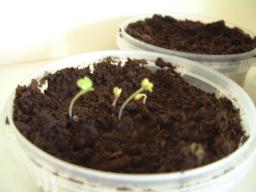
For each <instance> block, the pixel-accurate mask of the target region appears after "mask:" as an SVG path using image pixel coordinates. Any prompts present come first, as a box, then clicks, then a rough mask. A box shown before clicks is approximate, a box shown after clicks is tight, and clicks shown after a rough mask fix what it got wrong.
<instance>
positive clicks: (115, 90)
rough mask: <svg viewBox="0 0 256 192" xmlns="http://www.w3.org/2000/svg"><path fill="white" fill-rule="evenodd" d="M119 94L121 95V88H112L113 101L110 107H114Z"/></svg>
mask: <svg viewBox="0 0 256 192" xmlns="http://www.w3.org/2000/svg"><path fill="white" fill-rule="evenodd" d="M121 93H122V89H121V88H119V87H114V88H113V94H114V100H113V103H112V106H116V102H117V101H118V99H119V97H120V95H121Z"/></svg>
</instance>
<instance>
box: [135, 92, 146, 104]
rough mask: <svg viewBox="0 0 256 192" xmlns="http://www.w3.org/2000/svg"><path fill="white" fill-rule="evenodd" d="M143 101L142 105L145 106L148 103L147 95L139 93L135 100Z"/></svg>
mask: <svg viewBox="0 0 256 192" xmlns="http://www.w3.org/2000/svg"><path fill="white" fill-rule="evenodd" d="M141 99H143V100H142V103H143V104H145V103H146V101H147V95H146V94H145V93H139V94H137V95H135V97H134V100H136V101H138V100H141Z"/></svg>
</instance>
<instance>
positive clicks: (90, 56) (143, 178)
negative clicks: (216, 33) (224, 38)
mask: <svg viewBox="0 0 256 192" xmlns="http://www.w3.org/2000/svg"><path fill="white" fill-rule="evenodd" d="M108 56H113V57H119V58H122V57H125V58H127V57H132V58H136V57H135V56H137V57H140V58H147V57H149V59H148V60H150V58H151V59H152V58H157V57H162V58H163V59H164V60H168V58H172V59H175V62H177V63H178V62H179V61H180V62H182V61H183V62H184V61H186V62H189V65H190V67H191V68H197V69H201V70H202V72H203V73H206V74H213V75H215V76H216V78H218V79H219V80H220V81H226V82H228V83H229V84H231V85H232V87H233V88H234V89H235V90H236V91H238V92H239V95H240V96H241V97H243V99H244V100H245V102H246V103H247V104H248V106H249V108H247V110H249V111H250V114H256V109H255V106H254V104H253V102H252V100H251V99H250V98H249V96H248V95H247V94H246V93H245V91H243V89H242V88H241V87H239V86H238V85H237V84H236V83H234V82H232V81H231V80H229V79H228V78H227V77H225V76H224V75H222V74H220V73H219V72H217V71H214V70H212V69H209V68H208V67H205V66H201V65H200V64H198V63H196V62H194V61H190V60H188V59H184V58H179V57H176V56H170V55H165V54H161V53H155V52H148V51H118V50H111V51H100V52H92V53H86V54H80V55H76V56H71V57H68V58H65V59H61V60H59V61H55V62H52V63H49V64H48V65H46V66H45V67H43V68H42V69H40V70H37V71H36V72H35V73H33V74H32V75H30V76H29V77H27V78H26V79H25V80H24V81H23V82H25V81H26V82H27V81H28V80H31V79H32V78H33V77H35V76H37V77H38V75H39V74H41V75H42V74H43V73H44V72H45V71H47V69H51V68H52V67H53V66H55V67H56V66H63V62H65V63H69V62H72V63H74V62H75V61H77V62H78V61H80V63H81V60H82V59H85V58H86V59H87V61H86V62H90V60H91V62H92V60H94V61H96V60H99V59H103V58H105V57H108ZM95 58H96V59H95ZM174 64H175V63H174ZM73 66H78V65H77V64H75V65H73ZM66 67H69V66H66ZM62 68H63V67H62ZM60 69H61V68H60ZM14 97H15V90H14V91H13V93H12V95H11V96H10V97H9V99H8V104H7V109H8V111H7V113H8V118H9V121H10V126H11V127H12V128H14V129H13V130H14V133H15V136H16V138H17V140H18V142H19V143H20V144H21V145H23V147H26V150H28V151H30V152H31V153H34V154H35V155H36V156H38V157H39V158H40V161H42V162H45V161H47V162H50V164H51V165H52V167H55V168H56V169H57V170H58V171H59V172H60V173H61V172H63V173H65V174H67V173H70V174H71V175H76V176H78V177H90V178H95V179H98V180H108V181H120V182H133V183H141V182H152V181H154V182H159V181H161V182H162V181H168V180H177V179H180V177H182V178H190V177H199V176H201V175H203V174H204V173H205V172H210V171H212V172H214V170H215V169H216V168H218V167H224V166H225V165H229V163H230V162H231V161H232V159H233V161H234V159H235V158H236V157H239V156H240V154H241V153H245V152H246V151H248V148H252V147H255V142H253V141H254V140H255V138H252V137H251V136H250V137H249V139H248V140H247V141H246V142H245V143H243V145H242V146H241V147H239V148H238V149H237V150H236V151H234V152H233V153H231V154H230V155H228V156H226V157H224V158H222V159H220V160H218V161H215V162H213V163H210V164H208V165H204V166H201V167H198V168H194V169H189V170H185V171H179V172H171V173H158V174H126V173H114V172H105V171H100V170H95V169H91V168H86V167H82V166H79V165H75V164H71V163H68V162H66V161H64V160H61V159H59V158H57V157H54V156H52V155H50V154H48V153H47V152H45V151H43V150H42V149H40V148H38V147H37V146H35V145H34V144H33V143H32V142H30V141H29V140H28V139H27V138H26V137H25V136H23V135H22V133H21V132H20V131H19V130H18V129H17V128H16V126H15V124H14V121H13V116H12V114H13V101H14ZM248 123H249V124H250V126H249V127H250V128H251V129H252V128H253V127H256V118H252V119H251V121H250V122H248ZM254 136H255V134H254ZM233 161H232V162H233ZM42 166H43V165H42ZM225 171H227V170H225V169H224V170H223V174H224V173H225Z"/></svg>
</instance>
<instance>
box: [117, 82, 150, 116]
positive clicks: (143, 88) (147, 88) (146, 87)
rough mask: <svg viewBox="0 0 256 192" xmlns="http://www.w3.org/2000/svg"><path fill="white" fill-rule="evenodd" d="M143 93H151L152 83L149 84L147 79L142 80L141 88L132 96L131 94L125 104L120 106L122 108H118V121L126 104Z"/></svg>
mask: <svg viewBox="0 0 256 192" xmlns="http://www.w3.org/2000/svg"><path fill="white" fill-rule="evenodd" d="M143 91H149V92H152V91H153V83H152V82H150V81H149V80H148V79H147V78H145V79H143V80H142V81H141V86H140V88H139V89H138V90H137V91H135V92H134V93H133V94H131V95H130V96H129V97H128V98H127V99H126V100H125V102H124V103H123V104H122V106H121V107H120V110H119V113H118V119H121V117H122V113H123V110H124V108H125V107H126V106H127V104H128V103H129V102H130V101H131V100H132V99H133V98H134V97H136V95H138V94H140V93H141V92H143Z"/></svg>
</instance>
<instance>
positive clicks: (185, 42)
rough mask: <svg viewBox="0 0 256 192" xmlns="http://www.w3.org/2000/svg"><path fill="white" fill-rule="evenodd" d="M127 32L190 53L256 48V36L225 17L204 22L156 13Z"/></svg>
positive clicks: (164, 46) (234, 51) (227, 52)
mask: <svg viewBox="0 0 256 192" xmlns="http://www.w3.org/2000/svg"><path fill="white" fill-rule="evenodd" d="M126 32H127V33H128V34H130V35H131V36H133V37H134V38H136V39H139V40H141V41H143V42H146V43H149V44H152V45H156V46H158V47H163V48H167V49H172V50H177V51H184V52H189V53H201V54H212V55H226V54H236V53H243V52H247V51H250V50H252V49H254V48H256V37H254V39H252V38H251V37H250V36H249V35H248V34H246V33H245V32H244V31H242V30H241V29H240V28H237V27H234V28H229V27H227V26H226V25H225V22H224V21H222V20H220V21H216V22H213V23H208V24H204V23H201V22H199V21H191V20H176V19H174V18H173V17H170V16H161V15H154V16H153V17H152V18H146V19H145V20H141V21H137V22H135V23H131V24H129V25H128V26H127V28H126Z"/></svg>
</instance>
